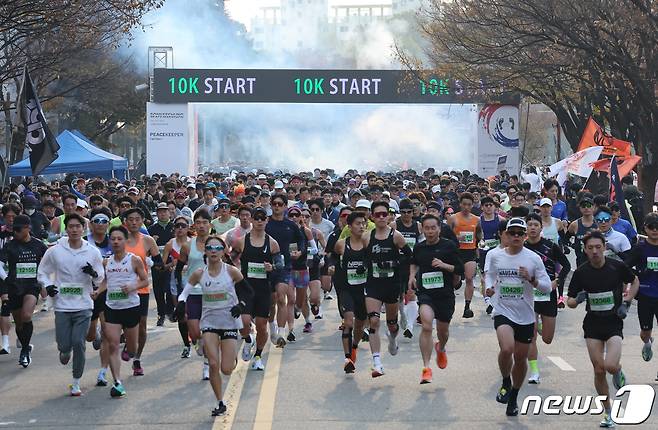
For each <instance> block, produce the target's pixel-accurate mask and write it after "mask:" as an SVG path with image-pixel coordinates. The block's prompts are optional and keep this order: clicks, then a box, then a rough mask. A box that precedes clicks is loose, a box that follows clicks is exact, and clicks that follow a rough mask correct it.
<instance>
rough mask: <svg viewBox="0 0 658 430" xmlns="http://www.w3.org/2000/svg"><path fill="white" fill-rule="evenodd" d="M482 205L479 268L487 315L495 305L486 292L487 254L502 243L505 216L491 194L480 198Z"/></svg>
mask: <svg viewBox="0 0 658 430" xmlns="http://www.w3.org/2000/svg"><path fill="white" fill-rule="evenodd" d="M480 207H481V208H482V214H481V215H480V228H481V229H482V240H480V242H479V244H478V245H479V246H478V248H479V256H478V268H479V269H480V273H482V276H480V284H481V285H480V286H481V288H482V291H483V294H482V295H483V296H484V303H485V304H486V305H487V315H491V312H492V311H493V306H492V305H491V297H489V296H487V295H486V294H484V263H485V261H486V259H487V254H488V252H489V251H490V250H492V249H495V248H497V247H498V245H500V237H499V235H498V226H499V225H500V223H501V221H505V218H504V217H502V216H499V215H498V214H497V213H496V205H495V204H494V200H493V199H492V198H491V197H489V196H484V197H482V198H481V199H480Z"/></svg>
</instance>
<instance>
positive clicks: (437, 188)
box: [432, 185, 441, 194]
mask: <svg viewBox="0 0 658 430" xmlns="http://www.w3.org/2000/svg"><path fill="white" fill-rule="evenodd" d="M440 192H441V185H434V186H433V187H432V194H434V193H440Z"/></svg>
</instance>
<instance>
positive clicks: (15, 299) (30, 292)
mask: <svg viewBox="0 0 658 430" xmlns="http://www.w3.org/2000/svg"><path fill="white" fill-rule="evenodd" d="M40 292H41V287H32V288H28V289H26V290H24V291H23V294H12V293H9V303H7V309H8V310H9V311H15V310H18V309H20V308H22V307H23V299H24V298H25V296H34V297H36V299H37V301H38V300H39V293H40ZM5 316H9V315H5Z"/></svg>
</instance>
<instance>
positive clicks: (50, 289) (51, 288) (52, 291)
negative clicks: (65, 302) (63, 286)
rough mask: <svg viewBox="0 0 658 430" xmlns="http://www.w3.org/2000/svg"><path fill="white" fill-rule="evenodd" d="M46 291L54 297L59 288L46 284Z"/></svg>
mask: <svg viewBox="0 0 658 430" xmlns="http://www.w3.org/2000/svg"><path fill="white" fill-rule="evenodd" d="M46 292H47V293H48V295H49V296H50V297H55V296H56V295H57V293H59V290H58V289H57V286H56V285H48V286H47V287H46Z"/></svg>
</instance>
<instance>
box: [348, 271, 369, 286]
mask: <svg viewBox="0 0 658 430" xmlns="http://www.w3.org/2000/svg"><path fill="white" fill-rule="evenodd" d="M366 279H367V275H366V272H363V273H357V272H356V269H347V283H348V284H350V285H361V284H365V283H366Z"/></svg>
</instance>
